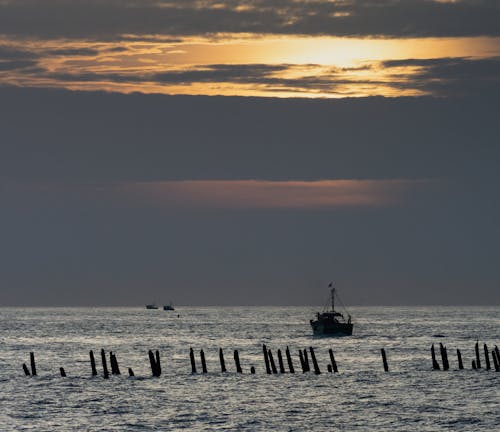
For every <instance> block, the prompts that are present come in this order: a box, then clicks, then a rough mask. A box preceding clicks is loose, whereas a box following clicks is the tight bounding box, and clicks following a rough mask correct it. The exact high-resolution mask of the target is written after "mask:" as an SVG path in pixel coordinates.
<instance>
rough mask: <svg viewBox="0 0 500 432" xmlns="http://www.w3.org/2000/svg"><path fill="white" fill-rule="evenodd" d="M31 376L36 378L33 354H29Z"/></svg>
mask: <svg viewBox="0 0 500 432" xmlns="http://www.w3.org/2000/svg"><path fill="white" fill-rule="evenodd" d="M30 365H31V375H32V376H36V363H35V353H33V352H30Z"/></svg>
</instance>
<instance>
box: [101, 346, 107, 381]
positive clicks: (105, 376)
mask: <svg viewBox="0 0 500 432" xmlns="http://www.w3.org/2000/svg"><path fill="white" fill-rule="evenodd" d="M101 362H102V374H103V377H104V379H108V378H109V371H108V363H107V362H106V353H105V352H104V348H102V349H101Z"/></svg>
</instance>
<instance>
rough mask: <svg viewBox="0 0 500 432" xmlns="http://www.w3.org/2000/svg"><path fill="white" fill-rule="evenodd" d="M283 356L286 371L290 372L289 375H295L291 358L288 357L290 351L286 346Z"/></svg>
mask: <svg viewBox="0 0 500 432" xmlns="http://www.w3.org/2000/svg"><path fill="white" fill-rule="evenodd" d="M285 354H286V361H287V363H288V370H289V371H290V373H292V374H293V373H295V369H294V367H293V362H292V356H291V355H290V350H289V349H288V346H287V347H286V350H285Z"/></svg>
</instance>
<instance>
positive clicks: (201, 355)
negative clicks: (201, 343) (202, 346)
mask: <svg viewBox="0 0 500 432" xmlns="http://www.w3.org/2000/svg"><path fill="white" fill-rule="evenodd" d="M200 358H201V370H202V371H203V373H207V363H206V362H205V353H204V352H203V350H200Z"/></svg>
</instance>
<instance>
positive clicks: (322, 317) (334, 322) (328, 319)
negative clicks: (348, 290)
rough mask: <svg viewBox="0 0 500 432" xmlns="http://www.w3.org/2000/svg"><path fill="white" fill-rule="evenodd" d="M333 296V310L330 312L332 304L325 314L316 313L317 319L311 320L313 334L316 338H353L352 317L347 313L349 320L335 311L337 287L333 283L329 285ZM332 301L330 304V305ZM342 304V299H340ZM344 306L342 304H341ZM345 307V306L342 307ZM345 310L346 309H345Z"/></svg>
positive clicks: (326, 308)
mask: <svg viewBox="0 0 500 432" xmlns="http://www.w3.org/2000/svg"><path fill="white" fill-rule="evenodd" d="M328 287H329V288H331V290H330V294H331V299H330V301H331V307H332V309H331V310H328V307H329V306H330V304H328V306H327V307H325V310H324V311H323V312H317V313H316V319H314V320H310V323H311V327H312V329H313V333H314V335H316V336H323V335H329V336H351V335H352V328H353V325H352V322H351V315H349V314H348V313H347V311H346V315H347V320H346V319H345V317H344V315H343V314H342V313H340V312H337V311H336V310H335V297H336V293H335V287H334V286H333V283H330V284H329V285H328ZM330 301H329V302H328V303H330ZM339 302H340V299H339ZM340 303H341V304H342V302H340ZM342 306H343V305H342ZM344 309H345V307H344Z"/></svg>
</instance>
